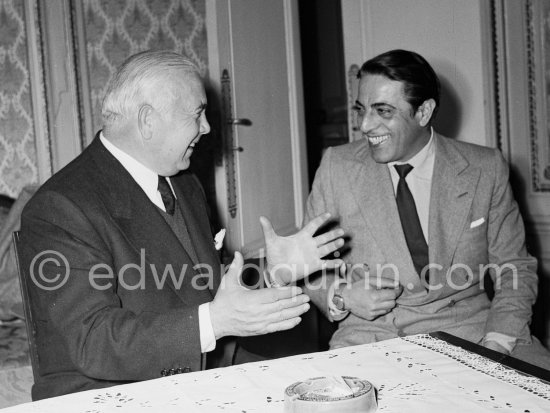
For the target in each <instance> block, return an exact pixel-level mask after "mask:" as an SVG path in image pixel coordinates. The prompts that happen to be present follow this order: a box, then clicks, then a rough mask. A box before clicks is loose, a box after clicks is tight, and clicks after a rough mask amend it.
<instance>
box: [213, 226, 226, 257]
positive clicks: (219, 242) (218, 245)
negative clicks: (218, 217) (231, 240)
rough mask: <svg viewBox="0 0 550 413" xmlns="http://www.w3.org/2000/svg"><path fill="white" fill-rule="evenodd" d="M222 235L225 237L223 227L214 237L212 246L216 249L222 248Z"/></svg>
mask: <svg viewBox="0 0 550 413" xmlns="http://www.w3.org/2000/svg"><path fill="white" fill-rule="evenodd" d="M224 237H225V228H222V229H221V230H220V232H218V233H217V234H216V236H215V237H214V248H216V250H217V251H219V250H221V249H222V246H223V239H224Z"/></svg>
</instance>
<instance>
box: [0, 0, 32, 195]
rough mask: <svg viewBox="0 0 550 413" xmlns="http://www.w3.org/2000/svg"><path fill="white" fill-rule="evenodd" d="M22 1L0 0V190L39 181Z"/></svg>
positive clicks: (10, 192) (14, 190)
mask: <svg viewBox="0 0 550 413" xmlns="http://www.w3.org/2000/svg"><path fill="white" fill-rule="evenodd" d="M25 25H26V21H25V7H24V0H0V193H1V194H5V195H8V196H11V197H16V196H17V195H18V194H19V192H20V191H21V189H22V188H23V186H25V185H27V184H29V183H36V182H38V167H37V156H36V148H35V136H34V119H33V108H32V102H31V82H30V68H29V57H28V48H27V46H28V45H27V41H28V39H27V34H26V28H25Z"/></svg>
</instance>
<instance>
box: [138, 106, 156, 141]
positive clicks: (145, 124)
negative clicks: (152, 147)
mask: <svg viewBox="0 0 550 413" xmlns="http://www.w3.org/2000/svg"><path fill="white" fill-rule="evenodd" d="M153 111H154V109H153V107H152V106H151V105H148V104H145V105H142V106H140V108H139V111H138V116H137V121H138V129H139V133H140V134H141V137H142V138H143V139H145V140H150V139H151V138H152V137H153Z"/></svg>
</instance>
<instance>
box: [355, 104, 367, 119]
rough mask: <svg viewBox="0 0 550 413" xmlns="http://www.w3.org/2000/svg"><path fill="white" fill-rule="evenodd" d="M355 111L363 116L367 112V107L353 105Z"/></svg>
mask: <svg viewBox="0 0 550 413" xmlns="http://www.w3.org/2000/svg"><path fill="white" fill-rule="evenodd" d="M352 109H353V111H354V112H355V113H357V114H358V115H360V116H362V115H364V114H365V108H364V107H362V106H358V105H354V106H353V107H352Z"/></svg>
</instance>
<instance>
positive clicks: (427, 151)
mask: <svg viewBox="0 0 550 413" xmlns="http://www.w3.org/2000/svg"><path fill="white" fill-rule="evenodd" d="M434 160H435V151H434V129H433V127H430V140H429V141H428V143H427V144H426V145H424V147H423V148H422V149H421V150H420V151H419V152H418V153H417V154H416V155H414V156H413V157H412V158H411V159H409V160H408V161H407V162H388V164H387V165H388V168H390V169H391V170H393V169H394V168H393V166H394V165H402V164H405V163H408V164H409V165H411V166H412V167H413V168H414V169H413V170H412V171H411V174H412V173H413V172H414V174H415V175H416V176H417V177H419V178H426V179H431V177H432V172H433V165H434Z"/></svg>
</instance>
